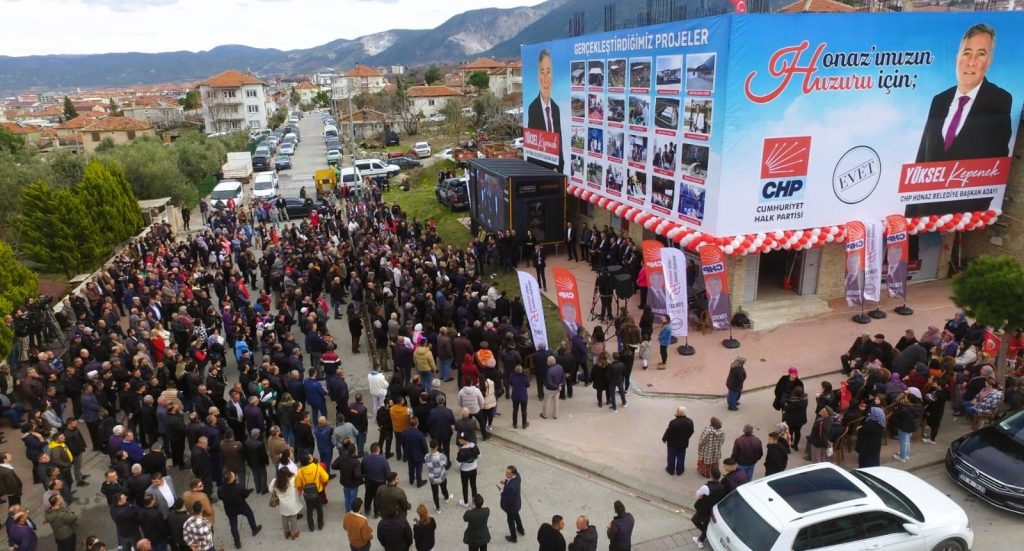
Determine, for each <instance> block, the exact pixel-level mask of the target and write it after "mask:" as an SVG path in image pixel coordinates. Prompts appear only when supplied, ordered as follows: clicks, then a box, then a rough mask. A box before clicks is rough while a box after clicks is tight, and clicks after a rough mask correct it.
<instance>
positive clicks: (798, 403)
mask: <svg viewBox="0 0 1024 551" xmlns="http://www.w3.org/2000/svg"><path fill="white" fill-rule="evenodd" d="M782 420H783V422H785V423H786V426H788V427H789V433H790V434H791V435H792V443H793V446H792V447H793V451H800V431H801V430H802V429H803V428H804V425H806V424H807V395H806V394H804V387H802V386H798V387H796V388H794V389H793V391H792V392H791V393H790V395H789V397H788V398H786V401H785V402H784V403H783V405H782Z"/></svg>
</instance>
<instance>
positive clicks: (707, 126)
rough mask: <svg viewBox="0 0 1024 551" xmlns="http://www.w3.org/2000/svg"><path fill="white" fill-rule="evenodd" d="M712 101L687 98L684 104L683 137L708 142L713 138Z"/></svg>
mask: <svg viewBox="0 0 1024 551" xmlns="http://www.w3.org/2000/svg"><path fill="white" fill-rule="evenodd" d="M711 114H712V100H710V99H703V98H686V102H685V103H684V104H683V136H684V137H686V138H688V139H691V140H701V141H707V140H708V138H709V137H710V136H711Z"/></svg>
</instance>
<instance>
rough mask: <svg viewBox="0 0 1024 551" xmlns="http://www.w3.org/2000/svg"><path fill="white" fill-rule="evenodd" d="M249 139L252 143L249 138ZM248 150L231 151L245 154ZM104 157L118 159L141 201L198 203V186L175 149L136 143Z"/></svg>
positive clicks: (155, 143) (111, 151)
mask: <svg viewBox="0 0 1024 551" xmlns="http://www.w3.org/2000/svg"><path fill="white" fill-rule="evenodd" d="M228 137H229V136H225V138H228ZM245 139H246V142H248V136H245ZM246 145H247V144H246ZM245 147H246V146H243V147H242V148H241V149H232V150H231V151H242V150H244V149H245ZM101 158H105V159H113V160H116V161H117V162H118V163H119V164H120V165H121V167H122V168H123V169H124V173H125V175H126V176H127V178H128V181H129V182H130V183H131V186H132V190H133V191H134V192H135V196H136V197H138V198H139V199H158V198H160V197H171V199H172V201H173V202H175V203H181V202H184V203H188V204H193V203H195V201H197V200H198V195H197V192H196V188H195V186H193V185H191V184H190V183H189V181H188V179H187V178H186V177H185V175H184V174H182V173H181V170H179V169H178V162H177V161H178V160H177V155H175V152H174V150H173V149H171V148H169V147H166V146H164V145H163V144H161V143H160V142H158V141H156V140H151V139H140V140H135V141H134V142H133V143H131V144H130V145H125V146H118V147H115V148H114V149H112V150H110V151H108V152H106V153H104V154H103V155H101Z"/></svg>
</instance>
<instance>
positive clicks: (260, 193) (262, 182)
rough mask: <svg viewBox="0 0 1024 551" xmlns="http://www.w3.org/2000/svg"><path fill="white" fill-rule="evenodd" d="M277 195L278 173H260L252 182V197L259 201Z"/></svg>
mask: <svg viewBox="0 0 1024 551" xmlns="http://www.w3.org/2000/svg"><path fill="white" fill-rule="evenodd" d="M276 195H277V173H276V172H260V173H259V174H257V175H256V178H254V179H253V181H252V196H253V197H255V198H257V199H263V198H265V197H274V196H276Z"/></svg>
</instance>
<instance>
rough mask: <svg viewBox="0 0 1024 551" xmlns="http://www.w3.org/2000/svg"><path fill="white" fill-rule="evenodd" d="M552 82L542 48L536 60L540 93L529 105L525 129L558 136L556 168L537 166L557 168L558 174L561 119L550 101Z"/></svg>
mask: <svg viewBox="0 0 1024 551" xmlns="http://www.w3.org/2000/svg"><path fill="white" fill-rule="evenodd" d="M552 80H554V77H553V76H552V74H551V53H550V52H548V50H547V48H544V49H542V50H541V51H540V56H539V57H538V59H537V86H538V87H539V88H540V93H539V94H538V95H537V99H535V100H533V102H531V103H530V108H529V109H528V110H527V116H528V117H529V120H528V121H527V128H534V129H536V130H543V131H545V132H554V133H555V134H558V165H557V167H556V166H555V165H553V164H550V163H538V164H540V165H542V166H546V167H548V168H557V169H558V171H559V172H562V166H563V159H562V122H561V121H562V118H561V112H560V111H559V109H558V104H556V103H555V102H553V101H551V82H552Z"/></svg>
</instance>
